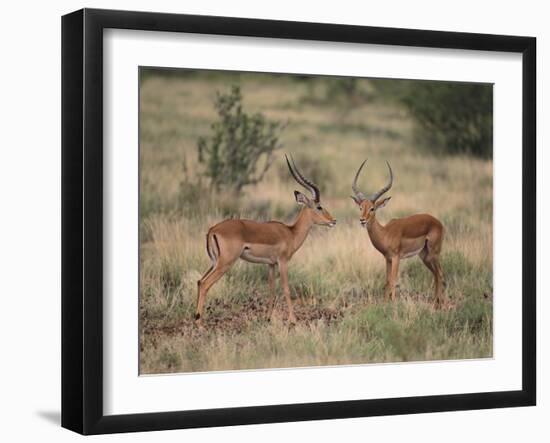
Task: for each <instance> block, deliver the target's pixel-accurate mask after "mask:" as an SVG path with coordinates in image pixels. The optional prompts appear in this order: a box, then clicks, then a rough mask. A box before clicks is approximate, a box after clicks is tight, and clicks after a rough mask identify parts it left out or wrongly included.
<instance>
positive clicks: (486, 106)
mask: <svg viewBox="0 0 550 443" xmlns="http://www.w3.org/2000/svg"><path fill="white" fill-rule="evenodd" d="M372 83H373V85H374V86H375V87H376V89H377V91H378V92H379V94H380V95H383V96H385V97H390V98H394V99H396V100H397V101H399V102H401V103H402V104H403V105H404V106H405V107H406V108H407V109H408V110H409V112H410V114H411V116H412V117H413V118H414V119H415V120H416V122H417V125H418V135H419V137H420V138H421V139H422V141H423V142H425V143H426V145H427V147H428V148H430V149H431V150H432V151H436V152H443V153H448V154H471V155H475V156H478V157H483V158H488V157H491V156H492V153H493V89H492V86H491V85H487V84H478V83H458V82H435V81H413V80H404V81H402V82H399V83H397V84H396V83H395V81H392V84H390V83H389V82H388V81H387V80H373V81H372ZM390 87H391V90H390Z"/></svg>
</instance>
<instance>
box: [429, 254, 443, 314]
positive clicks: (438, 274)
mask: <svg viewBox="0 0 550 443" xmlns="http://www.w3.org/2000/svg"><path fill="white" fill-rule="evenodd" d="M432 263H433V266H434V269H435V273H434V277H435V281H436V283H435V303H436V306H437V307H439V308H440V307H442V306H443V305H444V302H445V300H444V296H443V286H444V284H445V281H444V278H443V269H441V264H440V263H439V259H437V258H434V259H433V262H432Z"/></svg>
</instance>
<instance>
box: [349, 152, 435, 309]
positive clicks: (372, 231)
mask: <svg viewBox="0 0 550 443" xmlns="http://www.w3.org/2000/svg"><path fill="white" fill-rule="evenodd" d="M366 162H367V161H366V160H365V161H364V162H363V163H362V164H361V166H360V167H359V169H358V171H357V173H356V174H355V179H354V180H353V185H352V187H351V188H352V190H353V193H354V195H353V196H352V198H353V200H354V201H355V203H357V205H359V209H360V211H361V218H360V222H361V225H362V226H363V227H365V228H366V229H367V231H368V233H369V237H370V240H371V242H372V244H373V246H374V247H375V248H376V249H377V250H378V251H379V252H380V253H381V254H382V255H383V256H384V258H385V259H386V287H385V291H384V297H385V298H386V299H388V298H389V296H390V293H391V299H392V300H395V285H396V282H397V275H398V270H399V261H400V260H401V259H402V258H409V257H413V256H415V255H418V256H420V258H421V259H422V261H423V262H424V264H425V265H426V267H427V268H428V269H429V270H430V271H431V272H432V274H433V276H434V281H435V302H436V306H438V307H440V306H441V304H442V303H443V294H442V292H443V284H444V282H443V271H442V269H441V265H440V264H439V254H440V253H441V244H442V242H443V225H442V224H441V222H440V221H439V220H437V219H436V218H435V217H432V216H431V215H429V214H416V215H411V216H410V217H403V218H398V219H393V220H391V221H390V222H388V224H386V226H382V225H381V224H380V223H379V222H378V220H376V211H377V210H378V209H380V208H382V207H384V206H385V205H386V203H387V202H388V201H389V200H390V198H391V197H386V198H383V199H382V200H379V199H380V197H381V196H382V195H383V194H385V193H386V192H388V191H389V190H390V188H391V186H392V184H393V172H392V170H391V166H390V164H389V163H387V165H388V169H389V172H390V178H389V181H388V183H387V184H386V186H384V187H383V188H382V189H380V190H379V191H378V192H375V193H374V194H372V195H369V196H366V195H365V194H363V193H362V192H360V191H359V190H358V189H357V178H358V177H359V174H360V173H361V170H362V169H363V166H365V163H366Z"/></svg>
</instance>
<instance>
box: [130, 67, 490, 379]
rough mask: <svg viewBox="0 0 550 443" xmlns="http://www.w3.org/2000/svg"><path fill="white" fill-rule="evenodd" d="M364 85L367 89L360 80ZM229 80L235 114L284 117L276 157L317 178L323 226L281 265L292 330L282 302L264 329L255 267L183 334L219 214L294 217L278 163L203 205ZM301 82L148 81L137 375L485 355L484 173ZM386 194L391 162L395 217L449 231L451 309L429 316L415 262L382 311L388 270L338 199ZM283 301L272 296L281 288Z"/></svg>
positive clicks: (426, 280) (446, 257) (212, 295)
mask: <svg viewBox="0 0 550 443" xmlns="http://www.w3.org/2000/svg"><path fill="white" fill-rule="evenodd" d="M365 82H368V81H367V80H365ZM231 83H239V84H240V85H241V90H242V92H243V96H244V106H245V107H247V109H250V110H252V111H261V112H263V113H264V114H265V115H266V116H268V117H269V118H272V119H275V120H282V121H286V120H289V125H288V126H287V128H286V130H285V132H284V134H283V143H284V148H283V151H284V152H291V153H293V154H295V157H296V159H297V162H298V165H299V166H301V167H302V169H304V170H308V168H310V165H311V169H309V170H310V171H311V174H314V175H315V176H316V177H317V179H318V181H319V183H318V184H319V185H320V188H321V198H322V201H323V205H324V206H325V207H326V208H327V209H328V210H329V211H330V212H331V213H332V214H333V215H334V217H335V218H337V219H338V225H337V227H336V228H335V229H332V230H328V229H325V228H322V227H315V228H314V229H313V230H312V232H311V234H310V236H309V238H308V239H307V240H306V242H305V243H304V245H303V246H302V248H301V249H300V250H299V251H298V252H297V253H296V255H295V256H294V257H293V259H292V261H291V262H290V267H289V269H290V275H289V277H290V285H291V291H292V297H293V299H294V304H295V310H296V314H297V317H298V323H297V324H296V326H294V327H290V328H289V326H288V324H287V322H286V321H285V319H286V305H285V303H284V298H283V297H282V295H279V297H278V299H277V303H276V305H275V312H274V317H273V318H272V319H271V321H270V319H268V311H269V305H270V302H271V300H269V297H268V287H267V269H266V266H261V265H253V264H249V263H244V262H238V263H237V264H236V265H235V266H234V267H233V268H232V269H231V271H229V272H228V273H227V274H226V275H225V276H224V277H223V278H222V279H221V280H220V281H219V282H218V283H217V284H216V285H215V286H214V287H213V288H212V290H211V291H210V292H209V294H208V298H207V301H206V313H205V314H206V316H205V328H204V329H203V330H198V329H196V328H195V327H194V325H193V321H192V315H193V313H194V309H195V302H196V282H197V280H198V279H199V278H200V276H201V275H202V274H203V273H204V272H205V271H206V269H208V267H209V265H210V261H209V259H208V256H207V254H206V252H205V246H204V242H205V240H204V238H205V234H206V231H207V230H208V227H209V226H212V225H213V224H215V223H217V222H219V221H221V220H223V219H224V218H227V217H231V216H233V217H247V218H252V219H256V220H269V219H277V220H281V221H285V222H289V221H291V220H292V218H293V216H294V215H295V214H296V212H297V209H298V208H297V207H296V204H295V202H294V198H293V190H294V189H299V186H298V185H297V184H295V183H294V182H293V181H292V180H289V179H288V175H287V173H286V172H285V171H286V170H285V168H286V166H285V165H284V164H283V157H282V152H279V153H278V154H277V159H278V160H277V161H276V163H275V164H274V165H273V166H272V167H271V169H270V170H269V172H268V174H267V175H266V177H265V179H264V181H262V182H261V183H260V184H258V185H257V186H255V187H250V188H245V190H244V192H243V195H241V196H240V198H237V197H235V196H232V195H213V194H212V193H210V192H209V190H208V183H207V181H206V180H205V179H204V178H202V177H201V174H200V170H201V169H200V165H199V164H198V162H197V155H196V142H197V138H198V137H199V136H201V135H206V134H208V131H209V127H210V124H211V123H212V122H213V121H214V119H215V118H216V115H215V111H214V108H213V106H212V98H213V97H214V94H215V91H216V90H226V89H227V88H228V87H229V85H230V84H231ZM308 88H309V87H308V86H307V85H306V84H305V83H304V82H300V81H297V80H295V79H292V78H291V77H285V76H263V75H252V74H241V75H239V74H227V75H219V74H218V75H213V74H210V75H200V74H195V75H189V76H187V77H181V76H174V75H172V76H160V75H154V74H151V75H148V76H147V77H146V78H144V80H143V81H142V84H141V113H140V131H141V133H140V157H141V158H140V160H141V171H140V181H141V194H140V260H141V273H140V349H141V352H140V370H141V373H147V374H151V373H167V372H188V371H211V370H232V369H248V368H271V367H299V366H317V365H337V364H355V363H372V362H396V361H415V360H416V361H418V360H433V359H436V360H446V359H462V358H482V357H490V356H492V329H493V328H492V318H493V315H492V297H493V293H492V267H493V260H492V161H491V160H481V159H475V158H471V157H467V156H455V157H445V156H441V155H440V156H430V155H429V154H427V153H426V151H425V150H423V149H421V148H422V147H421V146H417V145H415V143H414V142H413V140H414V136H413V133H414V128H413V123H412V121H411V119H410V118H409V117H408V116H407V114H406V113H405V112H404V111H403V110H401V109H400V108H397V107H396V106H395V105H393V104H391V103H390V102H385V101H384V100H383V98H378V99H376V97H375V98H373V99H372V100H370V99H369V100H368V101H364V102H362V103H359V104H357V103H355V104H354V106H353V107H352V108H350V109H342V106H340V105H338V104H337V105H332V104H331V103H324V104H319V103H318V102H311V101H308V100H304V97H305V96H306V95H307V94H308ZM365 157H368V158H369V163H368V166H367V167H366V170H365V172H364V173H363V176H362V178H361V182H360V187H361V188H362V189H363V190H364V191H366V192H370V191H372V190H374V188H376V187H380V186H382V184H383V183H385V180H386V178H387V177H386V174H387V170H386V168H385V164H384V161H385V160H386V159H387V160H389V161H390V162H391V164H392V168H393V170H394V173H395V180H394V186H393V189H392V190H391V193H390V195H391V196H392V197H393V198H392V200H391V202H390V203H389V204H388V206H387V207H386V208H384V209H383V210H381V211H380V213H379V216H378V217H379V219H380V220H381V221H382V222H383V223H385V222H387V221H388V220H390V219H391V218H395V217H399V216H403V215H409V214H413V213H419V212H428V213H431V214H432V215H434V216H436V217H437V218H439V219H440V220H441V221H442V223H443V224H444V226H445V228H446V235H445V240H444V243H443V253H442V266H443V270H444V273H445V277H446V280H447V288H446V295H447V297H448V298H449V306H448V307H447V309H445V310H440V311H437V310H435V309H434V307H433V304H432V296H433V286H432V277H431V274H430V273H429V272H428V270H427V269H426V268H425V267H424V265H423V264H422V263H421V261H420V260H419V259H418V258H412V259H408V260H405V261H403V262H402V265H401V269H400V286H399V288H398V297H397V301H396V302H394V303H386V302H385V301H384V300H383V285H384V278H385V264H384V260H383V258H382V256H381V255H380V254H379V253H378V252H377V251H376V250H374V248H373V247H372V245H371V244H370V241H369V239H368V235H367V232H366V231H365V230H362V229H360V226H359V222H358V218H359V211H358V210H357V207H356V206H355V205H354V203H353V202H352V201H351V199H350V198H349V195H350V184H351V180H352V178H353V174H354V173H355V169H356V167H357V165H358V164H359V163H360V161H362V160H363V159H364V158H365ZM277 290H278V293H279V294H280V292H281V291H280V287H279V286H278V288H277Z"/></svg>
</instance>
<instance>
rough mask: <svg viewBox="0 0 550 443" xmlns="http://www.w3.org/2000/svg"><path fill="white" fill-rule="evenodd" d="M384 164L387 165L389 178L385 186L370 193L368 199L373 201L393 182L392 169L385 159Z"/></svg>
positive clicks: (386, 190)
mask: <svg viewBox="0 0 550 443" xmlns="http://www.w3.org/2000/svg"><path fill="white" fill-rule="evenodd" d="M386 164H387V165H388V169H389V171H390V179H389V180H388V183H386V186H384V187H383V188H382V189H380V191H378V192H375V193H374V194H372V196H371V197H370V200H371V201H373V202H375V201H376V200H378V199H379V198H380V197H381V196H382V194H385V193H386V192H388V191H389V190H390V188H391V186H392V184H393V171H392V170H391V166H390V164H389V162H387V161H386Z"/></svg>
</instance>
